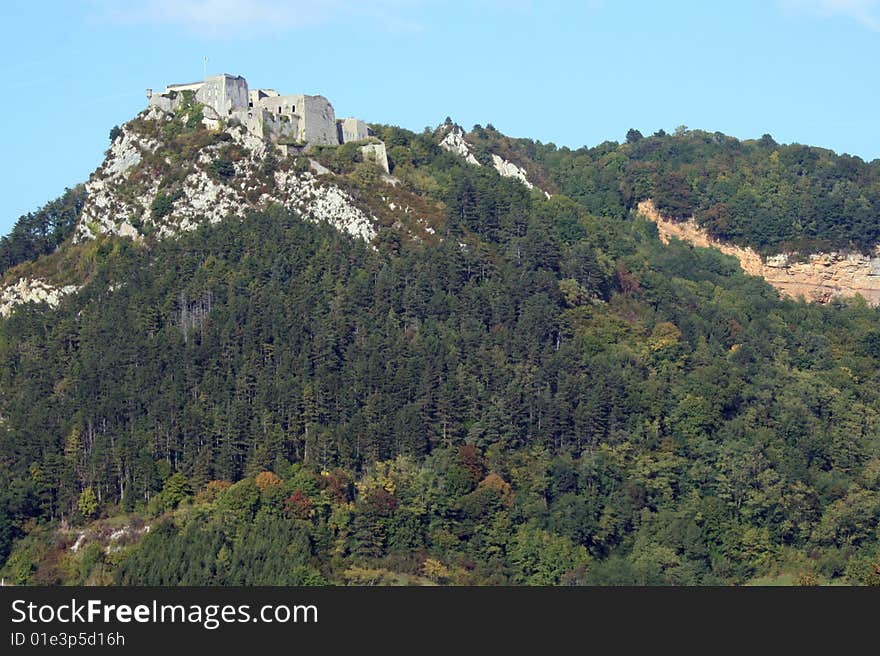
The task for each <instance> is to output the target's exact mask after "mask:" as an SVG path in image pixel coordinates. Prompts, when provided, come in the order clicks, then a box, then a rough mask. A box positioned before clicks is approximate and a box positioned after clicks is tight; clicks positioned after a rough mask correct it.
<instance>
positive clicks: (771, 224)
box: [471, 127, 880, 254]
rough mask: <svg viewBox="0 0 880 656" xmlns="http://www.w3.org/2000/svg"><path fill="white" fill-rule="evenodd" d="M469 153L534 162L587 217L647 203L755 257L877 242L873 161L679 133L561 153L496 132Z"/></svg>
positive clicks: (878, 185)
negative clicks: (504, 155)
mask: <svg viewBox="0 0 880 656" xmlns="http://www.w3.org/2000/svg"><path fill="white" fill-rule="evenodd" d="M471 137H472V138H473V139H474V142H475V144H477V145H480V146H482V147H483V148H492V149H493V150H496V151H501V152H505V151H512V152H515V153H519V154H520V155H521V156H522V157H523V158H526V159H530V160H534V161H535V162H536V163H537V164H539V165H541V166H542V167H543V168H544V170H545V171H547V172H548V175H549V177H550V179H551V180H552V182H553V184H554V185H555V186H556V187H558V189H559V190H560V191H561V192H562V193H564V194H566V195H568V196H569V197H571V198H573V199H575V200H577V201H578V202H580V203H581V204H583V205H584V207H586V208H587V209H588V210H590V211H591V212H594V213H596V214H599V215H602V216H616V217H619V218H623V217H625V216H626V214H627V212H628V211H629V210H631V209H632V208H634V207H635V206H636V204H637V203H638V202H639V201H641V200H645V199H647V198H652V199H653V200H654V201H655V203H657V205H658V207H659V208H660V210H661V211H662V212H663V213H664V214H665V215H667V216H669V217H671V218H674V219H679V220H684V219H687V218H690V217H691V216H694V217H695V218H696V220H697V222H698V223H699V224H700V225H701V226H703V227H704V228H706V230H708V232H709V233H710V234H711V235H712V236H713V237H715V238H717V239H721V240H723V241H730V242H734V243H736V244H739V245H741V246H751V247H753V248H754V249H755V250H757V251H758V252H761V253H764V254H772V253H780V252H784V251H799V252H802V253H805V254H806V253H810V252H815V251H823V250H831V249H834V250H840V249H853V250H861V251H869V250H871V249H873V248H874V247H875V246H876V245H877V243H878V242H880V221H878V216H880V161H877V160H875V161H873V162H870V163H866V162H864V161H863V160H862V159H860V158H858V157H853V156H850V155H837V154H835V153H834V152H832V151H830V150H826V149H823V148H815V147H811V146H804V145H801V144H789V145H782V144H777V143H776V142H775V141H774V140H773V138H772V137H771V136H770V135H764V136H763V137H762V138H761V139H758V140H748V141H740V140H738V139H734V138H733V137H728V136H726V135H724V134H721V133H720V132H715V133H710V132H704V131H702V130H688V129H686V128H684V127H682V128H679V129H678V130H677V131H676V132H675V133H674V134H666V133H664V132H663V131H662V130H661V131H660V132H658V133H657V134H654V135H653V136H650V137H643V136H642V134H641V133H639V132H638V131H637V130H630V131H629V132H628V134H627V138H626V141H625V142H624V143H622V144H618V143H617V142H613V141H611V142H605V143H602V144H600V145H598V146H595V147H593V148H580V149H578V150H574V151H572V150H570V149H568V148H557V147H556V146H554V145H553V144H544V145H542V144H540V143H538V144H536V143H534V142H532V141H530V140H511V139H508V138H506V137H503V136H502V135H500V134H499V133H498V132H496V131H494V130H488V129H478V130H474V131H473V132H471Z"/></svg>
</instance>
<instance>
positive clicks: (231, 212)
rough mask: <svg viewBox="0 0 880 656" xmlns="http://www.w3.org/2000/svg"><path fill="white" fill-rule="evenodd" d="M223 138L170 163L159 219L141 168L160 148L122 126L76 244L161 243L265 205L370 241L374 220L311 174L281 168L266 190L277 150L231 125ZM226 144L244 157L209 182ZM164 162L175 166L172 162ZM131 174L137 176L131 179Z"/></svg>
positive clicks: (157, 113)
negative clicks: (170, 184) (103, 238)
mask: <svg viewBox="0 0 880 656" xmlns="http://www.w3.org/2000/svg"><path fill="white" fill-rule="evenodd" d="M140 118H141V119H143V120H144V121H158V122H165V121H168V120H169V119H170V115H169V114H167V113H166V112H164V111H162V110H161V109H159V108H157V107H152V108H150V109H149V110H148V111H146V112H144V113H142V114H141V117H140ZM224 131H225V132H226V134H227V135H228V137H227V139H226V140H225V141H219V142H217V143H213V144H210V145H207V146H204V147H203V148H201V149H200V150H199V151H198V153H197V156H196V157H195V158H194V161H190V162H183V163H175V164H174V166H176V167H178V171H181V167H182V172H180V173H178V176H179V178H180V179H179V182H178V183H177V184H176V186H175V189H176V192H175V193H174V195H173V196H171V197H170V198H169V199H168V204H169V206H168V208H167V211H165V212H162V213H161V214H160V215H159V216H157V213H156V212H154V211H153V210H154V202H155V201H156V199H157V196H158V195H159V193H160V188H161V185H162V183H163V180H162V179H161V178H159V177H158V176H152V175H144V171H140V170H139V168H140V166H141V165H142V162H144V160H145V159H146V158H147V157H148V156H152V158H153V159H154V160H155V157H156V155H155V154H156V153H157V152H159V151H160V149H161V147H162V143H161V142H159V141H157V140H155V139H151V138H149V137H145V136H143V135H142V134H140V133H139V132H137V131H136V130H134V129H133V128H132V127H131V125H125V126H123V128H122V132H121V134H120V135H119V136H118V137H117V138H116V139H115V140H114V141H113V143H112V144H111V146H110V149H109V150H108V152H107V157H106V159H105V161H104V163H103V164H102V165H101V167H100V168H99V169H98V170H97V171H96V172H95V173H94V174H93V175H92V177H91V179H90V180H89V182H88V183H87V184H86V190H87V192H88V199H87V201H86V204H85V206H84V207H83V211H82V215H81V217H80V221H79V223H78V225H77V228H76V232H75V235H74V241H75V242H79V241H83V240H87V239H91V238H93V237H95V236H97V235H99V234H112V235H119V236H123V237H132V238H135V239H137V238H141V237H143V236H144V235H145V234H147V233H149V234H151V235H154V236H155V237H157V238H160V239H166V238H169V237H173V236H174V235H176V234H179V233H181V232H186V231H189V230H194V229H196V228H197V227H199V226H200V225H202V224H204V223H217V222H218V221H221V220H223V219H224V218H226V217H229V216H239V217H241V216H244V215H245V214H247V213H248V212H251V211H260V210H265V209H266V208H268V207H269V206H270V205H282V206H284V207H286V208H288V209H291V210H295V211H296V212H298V213H299V214H300V215H301V216H302V217H303V218H305V219H307V220H312V221H316V222H319V221H326V222H328V223H330V224H331V225H333V226H334V227H336V228H337V229H338V230H340V231H343V232H347V233H349V234H351V235H353V236H355V237H358V238H361V239H365V240H367V241H369V240H371V239H372V238H373V237H375V235H376V228H375V221H374V219H373V217H371V216H368V215H367V214H366V213H365V212H364V211H363V210H362V209H360V208H359V207H357V206H356V205H355V203H354V201H353V199H352V198H351V197H350V196H349V195H348V194H347V193H346V192H344V191H342V190H341V189H340V188H338V187H336V186H335V185H333V183H332V181H330V180H329V179H327V177H323V178H321V179H320V180H319V178H318V176H317V175H315V173H313V172H312V171H303V172H297V171H295V170H293V169H290V168H287V169H285V168H283V167H282V168H280V169H279V170H277V171H275V172H274V173H273V174H272V177H274V183H275V184H267V179H266V174H265V163H266V160H267V158H269V157H270V156H274V157H277V156H278V153H277V152H276V146H275V145H274V144H271V143H269V142H267V141H265V140H263V139H260V138H259V137H255V136H254V135H253V134H251V133H250V132H248V131H247V129H246V128H245V127H244V126H242V125H231V126H229V127H226V128H225V130H224ZM228 143H234V144H236V145H237V146H239V147H240V148H241V152H243V153H244V155H243V156H242V157H241V158H239V159H238V160H237V161H235V162H234V169H235V171H234V175H231V176H228V177H227V178H225V179H224V178H222V177H218V176H216V175H211V167H212V165H214V164H215V163H216V162H217V160H218V159H219V158H220V157H221V152H222V148H223V147H224V146H225V145H226V144H228ZM383 154H384V153H383ZM165 161H166V163H167V164H168V165H169V166H171V165H172V163H171V161H170V160H169V159H166V160H165ZM380 165H381V164H380ZM386 166H387V164H386ZM383 170H384V168H383ZM325 171H326V169H325ZM136 172H138V173H139V175H137V176H136V179H135V177H134V174H135V173H136ZM270 182H271V180H270ZM163 193H168V192H167V191H164V192H163Z"/></svg>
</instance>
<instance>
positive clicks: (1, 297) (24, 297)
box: [0, 278, 78, 317]
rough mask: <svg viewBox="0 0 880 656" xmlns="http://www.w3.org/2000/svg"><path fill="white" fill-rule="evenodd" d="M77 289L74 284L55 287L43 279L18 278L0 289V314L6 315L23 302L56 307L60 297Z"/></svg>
mask: <svg viewBox="0 0 880 656" xmlns="http://www.w3.org/2000/svg"><path fill="white" fill-rule="evenodd" d="M77 289H78V287H77V286H76V285H66V286H64V287H55V286H53V285H50V284H49V283H47V282H46V281H44V280H30V279H28V278H19V280H18V282H16V283H14V284H12V285H8V286H7V287H4V288H3V289H0V316H3V317H6V316H9V315H10V314H11V313H12V310H13V309H14V308H15V307H16V306H18V305H22V304H24V303H47V304H48V305H49V306H50V307H57V306H58V304H59V303H60V302H61V299H62V298H64V297H65V296H67V295H68V294H72V293H73V292H75V291H76V290H77Z"/></svg>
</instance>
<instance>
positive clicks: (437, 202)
mask: <svg viewBox="0 0 880 656" xmlns="http://www.w3.org/2000/svg"><path fill="white" fill-rule="evenodd" d="M375 130H376V132H377V134H378V136H380V137H381V138H382V139H383V141H384V142H385V143H386V144H387V145H388V148H389V154H390V157H391V160H392V164H393V167H394V168H393V170H392V174H393V175H394V176H395V178H396V180H397V182H396V183H395V184H397V185H398V186H399V189H400V190H402V191H401V193H403V191H405V192H406V193H409V194H411V195H413V196H414V197H418V198H422V199H424V202H425V207H426V208H434V210H432V211H434V212H435V214H430V213H428V212H427V210H426V214H425V216H429V218H430V221H431V225H430V228H431V232H430V234H431V235H433V236H432V237H431V238H427V237H426V238H424V239H419V238H414V237H413V236H412V235H410V234H404V233H403V232H402V231H401V230H400V229H398V228H399V226H398V227H396V226H395V225H387V226H385V227H383V228H382V229H381V230H380V231H379V236H378V237H377V238H376V239H375V240H374V242H373V243H372V244H367V243H365V242H363V241H360V240H357V239H355V238H352V237H350V236H347V235H344V234H342V233H340V232H339V231H337V230H335V229H333V228H332V227H330V226H327V225H320V224H318V225H316V224H313V223H310V222H306V221H303V220H301V218H300V217H299V216H298V215H296V214H295V213H293V212H290V211H287V210H283V209H281V208H270V209H269V210H268V211H266V212H261V213H254V214H251V215H249V216H247V217H245V218H244V219H243V220H236V219H227V220H225V221H222V222H220V223H217V224H215V225H206V226H203V227H201V228H199V229H198V230H195V231H193V232H191V233H187V234H182V235H180V236H178V237H176V238H174V239H167V240H164V241H161V242H156V241H152V240H149V239H147V240H143V241H132V240H129V239H126V238H119V237H110V236H102V237H99V238H98V239H96V240H94V241H89V242H86V243H81V244H76V245H72V244H70V243H66V244H65V245H64V246H62V248H61V249H60V250H59V251H58V252H57V253H55V254H54V255H48V256H45V257H44V258H42V259H41V260H38V261H36V262H33V263H30V264H28V266H29V267H31V269H32V270H40V268H41V267H43V268H46V269H51V268H53V267H54V268H57V267H59V266H61V264H60V262H63V263H64V266H68V267H75V268H77V270H79V271H83V272H87V275H86V276H85V278H84V280H85V281H86V282H85V286H84V287H83V288H82V289H81V290H80V291H79V292H78V293H77V294H75V295H73V296H71V297H68V298H66V299H65V300H64V301H63V302H62V303H61V304H60V305H59V307H58V308H57V309H55V310H50V309H49V308H47V307H45V306H40V305H34V304H30V305H24V306H21V307H19V308H18V309H17V310H16V311H15V312H14V313H13V314H12V315H11V316H10V317H9V318H7V319H4V320H0V417H2V424H0V477H2V480H4V481H7V482H8V484H7V485H5V486H3V489H2V490H0V499H2V506H0V561H6V565H5V567H4V568H3V570H2V574H3V576H5V577H6V578H7V579H8V580H11V581H13V582H17V583H61V582H65V583H71V582H73V583H76V582H79V583H82V582H90V583H125V584H176V583H184V584H312V583H333V584H339V583H452V584H486V583H493V584H502V583H513V584H584V583H586V584H740V583H746V582H750V581H762V582H768V581H781V582H788V583H828V582H845V583H856V584H864V583H875V584H876V583H878V582H880V576H878V567H880V542H878V540H880V535H878V519H880V414H878V413H880V368H878V364H880V322H878V312H877V310H876V309H871V308H869V307H867V306H866V305H865V304H864V303H863V302H861V301H859V300H851V301H846V302H843V301H840V302H834V303H832V304H829V305H827V306H820V305H812V304H806V303H803V302H795V301H783V300H780V299H779V298H778V295H777V294H776V292H775V291H774V290H773V289H772V288H771V287H769V286H768V285H766V284H765V283H764V282H763V281H761V280H759V279H757V278H752V277H748V276H745V275H743V274H742V272H741V271H740V270H739V267H738V265H737V263H736V262H735V261H734V260H733V259H731V258H727V257H724V256H722V255H721V254H720V253H718V252H716V251H711V250H704V249H694V248H691V247H687V246H685V245H683V244H680V243H675V242H673V243H672V244H670V245H669V246H664V245H662V244H661V243H660V242H659V240H658V239H657V236H656V227H655V226H654V225H653V224H650V223H648V222H647V221H644V220H641V219H639V218H636V217H634V216H632V215H631V213H630V211H629V210H630V209H631V208H632V207H633V205H634V203H635V202H636V201H637V200H638V199H640V198H642V197H648V196H650V197H653V198H654V199H655V200H656V202H657V203H658V204H659V205H660V206H661V208H663V209H665V210H666V211H667V212H669V213H670V214H671V215H673V216H678V217H680V218H683V217H685V216H690V214H691V213H695V214H696V216H697V219H698V221H700V222H702V223H703V224H704V225H706V226H707V227H708V228H709V229H710V230H712V231H713V233H714V234H716V235H718V236H720V237H723V238H726V239H731V240H734V241H738V242H742V243H748V244H752V245H755V246H757V247H760V248H762V249H764V250H765V251H772V250H774V249H778V248H783V247H785V248H788V247H790V246H792V245H795V244H811V245H817V244H820V243H821V244H828V245H833V246H834V247H844V246H853V247H857V248H867V247H869V246H872V245H873V244H874V243H875V242H876V241H877V238H878V236H880V232H878V231H880V223H878V222H877V214H876V212H875V211H874V208H876V207H877V202H878V199H877V197H876V194H877V192H878V190H880V186H878V182H877V172H878V165H877V164H876V163H872V164H865V163H863V162H861V161H859V160H856V159H855V158H847V157H836V156H833V155H832V154H830V153H827V152H826V151H820V150H817V149H811V148H806V147H802V146H779V145H777V144H775V143H773V142H772V140H771V139H768V138H765V139H762V140H760V141H757V142H737V141H735V140H732V139H730V138H727V137H724V136H723V135H711V134H708V133H702V132H691V131H682V132H681V133H680V134H676V135H672V136H670V135H657V136H654V137H647V138H641V137H640V135H638V134H635V133H631V134H630V135H629V138H628V140H627V143H625V144H621V145H618V144H613V143H609V144H603V145H601V146H598V147H596V148H592V149H581V150H578V151H568V150H567V149H559V148H556V147H555V146H552V145H543V144H540V143H535V142H531V141H526V140H512V139H509V138H507V137H504V136H503V135H500V134H499V133H497V132H495V131H494V129H491V128H490V127H487V128H486V129H482V128H480V129H479V130H474V131H473V132H471V133H470V135H469V138H470V139H472V140H473V142H474V144H475V145H476V146H477V148H484V149H491V150H492V152H499V153H501V154H502V155H503V156H504V157H507V158H509V159H511V160H516V161H519V162H520V163H521V164H522V165H523V166H524V167H525V168H526V169H527V170H528V172H529V175H530V176H531V177H530V179H532V180H533V181H534V182H535V183H536V185H537V186H538V187H540V188H541V189H545V190H548V191H550V192H552V193H553V195H552V196H550V197H549V198H547V197H546V196H545V195H544V194H543V193H541V192H540V191H538V190H537V189H536V190H533V191H529V190H528V189H526V187H524V186H523V185H522V184H520V183H519V182H518V181H516V180H514V179H507V178H502V177H499V175H497V173H496V172H495V171H494V170H492V169H491V168H489V167H486V166H484V167H476V166H472V165H470V164H467V163H465V162H464V161H463V160H462V159H460V158H458V157H456V156H455V155H453V154H451V153H448V152H445V151H444V150H442V149H441V148H440V147H439V146H438V140H437V138H436V137H435V135H433V134H431V133H430V132H429V131H426V132H425V133H422V134H414V133H411V132H408V131H406V130H402V129H400V128H393V127H383V126H375ZM319 156H320V158H321V161H322V162H323V163H324V164H325V165H326V166H328V168H330V169H331V170H332V171H334V174H335V175H336V176H338V178H339V181H340V182H339V183H340V184H344V185H345V186H346V188H347V189H348V190H349V192H350V193H351V194H352V197H354V198H358V199H359V200H360V201H361V202H363V203H365V204H367V205H371V206H372V205H377V204H378V200H377V198H378V197H380V195H381V194H382V193H384V192H382V189H384V188H386V187H387V188H391V185H390V184H389V183H387V182H383V181H382V179H381V178H380V176H379V175H378V174H377V172H376V171H375V169H374V168H372V165H371V164H370V163H368V162H363V161H360V160H359V157H358V155H357V153H356V152H355V151H353V150H351V149H349V150H342V149H339V150H336V151H332V152H330V151H327V152H323V153H321V154H320V155H319ZM395 189H397V187H395ZM39 252H45V251H39ZM30 257H33V255H31V256H30ZM146 526H149V531H146V530H144V527H146ZM74 546H75V547H76V548H75V549H74V548H72V547H74Z"/></svg>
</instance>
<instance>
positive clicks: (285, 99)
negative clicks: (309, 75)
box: [147, 73, 388, 171]
mask: <svg viewBox="0 0 880 656" xmlns="http://www.w3.org/2000/svg"><path fill="white" fill-rule="evenodd" d="M184 92H192V93H194V94H195V100H196V101H197V102H199V103H201V104H202V105H203V106H204V108H205V110H204V115H205V117H204V122H205V124H206V125H207V126H208V127H211V128H218V127H219V126H220V122H221V121H226V120H230V119H234V120H237V121H240V122H241V123H242V124H243V125H244V126H245V127H246V128H247V129H248V131H249V132H251V133H252V134H253V135H255V136H257V137H260V138H262V139H266V140H268V141H272V142H274V143H278V142H279V141H282V142H286V143H288V144H289V143H295V144H300V145H302V146H303V147H308V146H314V145H341V144H345V143H349V142H353V141H363V140H366V139H368V138H369V137H370V130H369V128H368V127H367V124H366V123H364V122H363V121H361V120H360V119H356V118H345V119H340V120H337V119H336V113H335V112H334V111H333V105H331V104H330V101H329V100H327V99H326V98H325V97H324V96H309V95H305V94H294V95H281V94H279V93H278V92H277V91H275V90H274V89H249V88H248V83H247V80H245V79H244V78H243V77H241V76H240V75H229V74H228V73H223V74H221V75H212V76H209V77H206V78H205V79H204V80H203V81H201V82H188V83H186V84H170V85H168V86H166V87H165V90H164V91H163V92H161V93H153V91H152V89H147V98H148V99H149V105H150V107H157V108H159V109H161V110H163V111H166V112H174V111H176V110H177V109H178V108H179V107H180V106H181V104H182V103H183V102H184V100H185V97H186V96H185V94H184ZM378 147H381V148H378ZM377 149H379V150H381V154H380V153H378V152H377ZM370 153H371V157H373V158H375V159H376V161H377V162H378V163H379V165H380V166H382V168H384V169H385V170H386V171H387V170H388V160H387V156H386V155H385V148H384V144H381V142H380V143H378V144H372V145H371V148H370Z"/></svg>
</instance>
